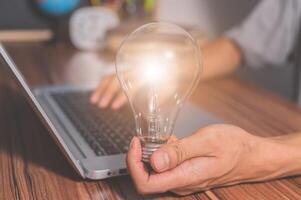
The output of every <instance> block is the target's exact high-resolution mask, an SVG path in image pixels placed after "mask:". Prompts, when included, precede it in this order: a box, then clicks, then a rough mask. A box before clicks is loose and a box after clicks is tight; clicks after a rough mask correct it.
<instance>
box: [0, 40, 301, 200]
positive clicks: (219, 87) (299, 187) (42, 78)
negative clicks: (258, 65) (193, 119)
mask: <svg viewBox="0 0 301 200" xmlns="http://www.w3.org/2000/svg"><path fill="white" fill-rule="evenodd" d="M7 48H8V50H9V52H10V53H11V54H12V56H13V58H14V59H15V61H16V63H17V64H18V65H19V67H20V68H21V69H22V71H24V73H25V75H26V76H28V77H29V80H28V81H29V82H30V83H31V84H45V83H49V82H59V83H63V82H64V76H66V73H67V71H68V70H66V67H68V65H70V59H71V58H73V56H74V54H75V53H76V52H75V50H74V49H73V48H71V47H64V46H56V47H55V46H49V45H48V46H47V45H41V44H26V45H21V44H18V45H7ZM0 74H2V78H1V80H2V81H0V82H1V84H0V111H1V112H0V130H1V131H0V199H55V200H60V199H64V200H65V199H72V200H73V199H128V200H133V199H153V198H156V199H178V198H179V197H176V196H174V195H172V194H170V193H167V194H163V195H155V196H147V197H141V196H139V195H137V194H136V192H135V189H134V187H133V185H132V183H131V181H130V178H129V177H128V176H124V177H118V178H111V179H108V180H104V181H89V180H82V179H81V178H80V177H79V175H77V174H76V173H75V172H74V170H73V169H72V168H71V166H70V165H69V163H67V161H66V160H65V158H64V157H63V154H62V153H61V152H60V151H59V149H58V147H57V146H56V145H55V144H54V142H53V140H52V139H50V137H49V135H48V132H47V131H46V129H45V128H44V126H43V125H42V124H41V122H40V121H39V119H38V118H37V116H36V115H35V113H34V112H33V111H32V110H31V109H30V107H29V105H28V103H27V102H26V101H25V98H24V97H23V96H22V95H21V94H20V93H19V92H18V90H16V89H14V88H15V87H14V86H13V84H11V83H10V81H3V77H6V76H7V74H5V72H4V71H3V69H2V68H1V73H0ZM3 74H4V76H3ZM194 99H195V101H196V102H198V103H199V105H200V106H202V107H203V108H204V109H206V110H208V111H210V112H212V113H214V114H215V115H217V116H219V117H221V118H223V119H224V120H225V121H226V122H227V123H232V124H235V125H239V126H241V127H242V128H244V129H246V130H248V131H250V132H252V133H254V134H258V135H262V136H271V135H279V134H285V133H288V132H294V131H300V130H301V112H300V109H299V108H297V107H296V106H295V105H293V104H291V103H289V102H287V101H286V100H283V99H281V98H279V97H277V96H275V95H273V94H271V93H269V92H267V91H264V90H262V89H259V88H256V87H253V86H251V85H248V84H246V83H244V82H242V81H240V80H238V79H237V78H234V77H231V78H228V79H223V80H215V81H212V82H210V83H206V84H203V85H201V86H200V87H199V88H198V89H197V93H196V94H195V95H194ZM183 199H273V200H274V199H301V178H300V177H292V178H286V179H282V180H276V181H271V182H266V183H258V184H242V185H236V186H232V187H227V188H220V189H214V190H211V191H207V192H205V193H198V194H195V195H193V196H187V197H184V198H183Z"/></svg>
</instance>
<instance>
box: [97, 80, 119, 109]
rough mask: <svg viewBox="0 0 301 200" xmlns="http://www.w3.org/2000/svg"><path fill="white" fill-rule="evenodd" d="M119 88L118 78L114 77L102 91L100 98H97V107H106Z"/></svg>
mask: <svg viewBox="0 0 301 200" xmlns="http://www.w3.org/2000/svg"><path fill="white" fill-rule="evenodd" d="M119 90H120V85H119V81H118V79H116V78H114V79H113V80H112V81H111V83H110V85H109V86H108V87H107V88H106V89H105V91H104V92H103V94H102V96H101V99H100V100H99V101H100V102H99V104H98V105H99V107H101V108H104V107H107V106H108V105H109V103H110V101H111V100H112V99H113V97H114V96H115V94H116V93H117V92H118V91H119Z"/></svg>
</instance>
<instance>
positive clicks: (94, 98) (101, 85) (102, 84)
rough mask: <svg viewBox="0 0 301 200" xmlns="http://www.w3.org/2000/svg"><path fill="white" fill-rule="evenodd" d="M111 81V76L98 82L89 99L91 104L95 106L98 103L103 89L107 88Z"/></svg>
mask: <svg viewBox="0 0 301 200" xmlns="http://www.w3.org/2000/svg"><path fill="white" fill-rule="evenodd" d="M112 79H113V77H112V76H107V77H105V78H104V79H103V80H101V81H100V83H99V84H98V86H97V88H96V89H95V90H94V92H93V93H92V95H91V97H90V101H91V103H93V104H95V103H97V102H98V101H99V99H100V97H101V94H102V93H103V91H104V90H105V88H107V87H108V85H109V84H110V82H111V81H112Z"/></svg>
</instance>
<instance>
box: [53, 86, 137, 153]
mask: <svg viewBox="0 0 301 200" xmlns="http://www.w3.org/2000/svg"><path fill="white" fill-rule="evenodd" d="M90 95H91V92H89V91H84V92H82V91H80V92H79V91H76V92H68V93H53V94H52V97H53V98H54V100H55V101H56V102H57V103H58V104H59V106H60V107H61V109H62V110H63V111H64V113H65V114H66V115H67V116H68V118H69V119H70V120H71V122H72V123H73V125H74V126H75V127H76V128H77V130H78V131H79V133H80V134H81V135H82V137H83V138H84V139H85V141H86V142H87V143H88V144H89V146H90V147H91V148H92V149H93V151H94V152H95V154H96V155H98V156H102V155H112V154H120V153H126V152H127V150H128V146H129V143H130V140H131V138H132V137H133V135H134V134H135V126H134V119H133V115H132V112H131V110H130V109H129V107H123V108H121V109H119V110H118V111H112V110H111V109H109V108H108V109H100V108H99V107H97V106H94V105H92V104H91V103H90V100H89V98H90Z"/></svg>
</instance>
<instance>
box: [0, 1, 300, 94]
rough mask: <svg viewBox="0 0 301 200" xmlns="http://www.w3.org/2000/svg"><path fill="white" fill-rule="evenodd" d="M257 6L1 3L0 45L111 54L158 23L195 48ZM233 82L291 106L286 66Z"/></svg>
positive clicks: (247, 71) (248, 72)
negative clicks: (181, 33)
mask: <svg viewBox="0 0 301 200" xmlns="http://www.w3.org/2000/svg"><path fill="white" fill-rule="evenodd" d="M258 2H259V1H258V0H255V1H249V0H227V1H219V0H185V1H184V0H177V1H175V0H90V1H89V0H23V1H20V0H1V2H0V41H1V42H19V41H22V42H32V41H43V42H45V45H47V44H49V43H56V44H58V45H59V44H63V43H64V44H66V43H67V44H70V43H71V44H72V45H73V46H74V47H75V48H77V49H79V50H80V51H95V52H97V51H100V50H102V49H104V48H106V49H110V50H111V51H115V50H116V48H117V47H118V45H119V43H120V41H122V39H123V38H124V36H125V35H126V34H127V33H128V32H130V31H131V30H133V29H134V28H135V27H137V26H138V25H141V24H143V23H145V22H147V21H153V20H164V21H169V22H174V23H176V24H179V25H181V26H183V27H185V28H187V30H189V31H191V33H192V34H193V36H194V37H196V39H197V40H198V41H199V43H200V45H204V44H205V43H206V42H207V41H210V40H212V39H213V38H215V37H217V36H219V35H221V34H223V33H224V32H225V31H226V30H227V29H229V28H231V27H232V26H235V25H238V24H239V23H241V22H242V21H243V20H244V19H245V17H246V16H247V15H248V14H249V13H250V11H251V10H252V8H253V7H254V6H255V5H256V4H257V3H258ZM237 74H238V76H240V77H241V78H242V79H244V80H247V81H249V82H251V83H254V84H257V85H259V86H261V87H264V88H266V89H269V90H271V91H273V92H274V93H277V94H279V95H281V96H283V97H285V98H288V99H290V100H293V98H294V96H295V95H296V92H297V91H295V87H294V82H293V80H294V79H293V77H294V69H293V67H292V66H290V67H283V68H264V69H259V70H252V69H251V68H248V67H246V66H242V67H241V68H240V70H239V71H238V72H237Z"/></svg>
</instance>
